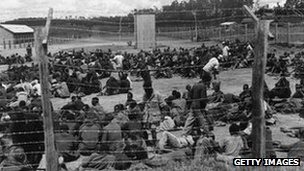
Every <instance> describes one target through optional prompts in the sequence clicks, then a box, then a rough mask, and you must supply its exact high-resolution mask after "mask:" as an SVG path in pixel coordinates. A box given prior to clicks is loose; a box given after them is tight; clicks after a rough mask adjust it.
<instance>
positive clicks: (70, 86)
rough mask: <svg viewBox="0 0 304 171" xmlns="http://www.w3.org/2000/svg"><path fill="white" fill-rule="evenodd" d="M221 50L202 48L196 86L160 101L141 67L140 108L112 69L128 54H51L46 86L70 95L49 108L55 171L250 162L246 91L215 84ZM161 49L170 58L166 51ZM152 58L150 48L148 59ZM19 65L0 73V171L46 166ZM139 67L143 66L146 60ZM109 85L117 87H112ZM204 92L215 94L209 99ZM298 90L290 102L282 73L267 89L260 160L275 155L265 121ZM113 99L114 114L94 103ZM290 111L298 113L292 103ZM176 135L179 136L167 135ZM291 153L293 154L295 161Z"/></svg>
mask: <svg viewBox="0 0 304 171" xmlns="http://www.w3.org/2000/svg"><path fill="white" fill-rule="evenodd" d="M226 46H227V47H226ZM226 46H225V48H224V49H226V50H227V51H228V53H227V52H225V50H221V51H220V50H215V49H216V48H218V47H216V46H213V47H211V48H207V47H204V46H203V47H202V49H204V48H206V49H209V50H210V51H211V52H210V54H209V50H208V54H209V55H212V56H210V58H207V59H208V60H206V61H205V62H204V63H202V64H204V66H203V67H201V69H200V70H199V71H197V73H196V72H194V73H196V74H199V76H200V78H201V81H199V82H198V83H196V84H194V85H185V90H173V91H172V93H171V95H169V96H168V97H163V95H160V94H159V93H158V92H157V90H156V89H155V86H153V82H152V79H151V75H150V72H149V71H147V70H141V71H140V72H139V76H141V78H142V79H143V92H144V93H143V95H142V100H140V101H136V100H135V99H133V94H132V86H131V82H130V81H129V79H128V75H127V73H128V72H120V69H124V67H125V66H128V65H125V64H124V61H125V60H124V58H128V55H129V58H128V59H130V60H135V59H136V60H137V58H132V57H131V56H132V55H130V54H124V55H122V54H116V55H115V56H114V58H110V57H111V54H112V52H111V51H108V52H102V51H101V50H96V52H94V53H91V54H89V56H88V57H86V55H85V52H84V51H83V50H82V51H79V52H71V53H66V52H59V53H58V54H56V55H54V56H53V55H49V56H50V60H51V61H52V63H51V64H50V73H51V76H50V85H49V88H50V90H51V92H52V95H53V96H54V97H60V98H71V101H70V102H69V103H67V104H66V105H64V106H63V107H62V108H61V109H60V110H53V109H52V112H53V115H52V116H53V120H54V129H55V140H56V143H55V144H56V149H57V151H58V153H59V158H60V166H61V167H62V168H63V169H65V168H74V169H78V168H85V169H99V170H103V169H108V168H114V169H117V170H125V169H128V168H130V167H133V166H134V164H138V163H142V164H144V165H145V166H147V167H152V168H154V167H157V166H160V165H163V164H166V163H164V161H166V158H165V156H166V157H167V159H169V160H173V161H183V160H186V159H188V158H193V157H194V158H196V159H201V160H204V159H206V158H210V157H212V158H215V160H217V161H219V162H226V163H230V162H232V158H236V157H248V156H250V154H251V149H252V144H254V142H255V139H254V137H252V135H251V129H252V122H251V119H252V91H251V87H250V86H249V85H247V84H245V85H244V86H243V91H242V92H241V93H240V94H239V95H235V94H231V93H226V92H222V91H221V83H220V82H219V81H217V80H216V75H217V74H218V73H219V66H220V65H221V63H220V62H219V61H220V60H228V61H229V56H230V55H231V51H230V53H229V50H228V49H229V47H228V45H226ZM230 48H231V47H230ZM250 48H251V49H250ZM246 49H247V51H246V52H247V53H246V56H247V57H248V58H247V57H245V58H244V59H243V60H245V61H246V62H249V61H250V60H249V59H250V58H251V57H250V56H251V55H252V47H251V46H250V44H246ZM248 49H250V50H248ZM173 51H174V50H173ZM181 51H182V49H181ZM185 51H186V50H185ZM165 52H168V53H169V54H171V53H172V51H171V50H170V49H166V50H165ZM156 53H157V50H156V52H153V53H152V54H154V55H155V54H156ZM140 54H142V57H143V58H142V59H141V58H138V60H139V61H145V60H147V61H146V62H147V63H151V64H152V66H150V67H153V62H149V60H152V59H150V58H151V56H154V55H151V56H150V55H147V56H148V57H147V56H146V54H145V53H143V52H141V53H140ZM227 55H228V56H227ZM243 55H244V54H243ZM156 56H157V55H156ZM51 57H52V58H51ZM94 59H95V60H94ZM168 59H169V58H168ZM177 59H178V57H177ZM97 61H98V62H97ZM114 61H116V62H114ZM152 61H153V60H152ZM177 61H178V60H177ZM111 62H113V63H111ZM154 62H155V61H154ZM130 63H132V64H134V63H136V62H134V61H133V62H130ZM244 64H245V62H244ZM191 65H193V64H191ZM242 65H243V64H242ZM105 66H108V68H107V67H105ZM173 66H174V65H173ZM231 66H233V65H231ZM22 67H24V68H25V69H24V68H23V69H20V70H19V68H18V67H17V68H15V69H14V70H16V71H18V72H11V73H10V71H11V70H12V68H9V70H8V73H7V75H6V76H5V77H6V79H7V80H11V81H12V79H11V78H14V79H16V80H18V84H13V83H12V84H11V85H8V84H4V83H1V84H0V102H1V111H2V116H1V124H0V128H1V134H0V137H1V139H0V140H1V151H0V154H1V156H0V157H1V163H0V168H1V167H2V168H3V167H16V169H17V170H18V169H19V170H22V169H26V168H31V167H32V168H37V167H38V168H44V167H45V162H46V161H45V157H44V156H43V154H44V141H43V139H44V131H43V122H42V102H41V98H40V97H41V85H40V83H39V80H38V77H37V75H35V74H36V73H35V71H37V69H38V67H37V66H32V67H27V66H22ZM98 67H99V68H98ZM162 67H164V66H161V68H162ZM233 67H234V66H233ZM93 68H94V69H93ZM96 68H98V70H97V69H96ZM130 68H132V67H130ZM140 68H141V69H143V68H146V66H145V62H143V65H142V67H140ZM148 69H149V67H148ZM14 70H13V71H14ZM23 70H26V73H27V74H26V75H22V72H23ZM126 70H128V69H126ZM118 71H119V72H118ZM113 72H114V73H119V74H118V75H119V78H118V79H117V78H115V77H114V76H113ZM189 72H190V73H191V71H189ZM189 72H187V73H188V74H189ZM156 73H157V72H156ZM131 74H132V72H131ZM135 74H137V73H136V72H135ZM109 76H110V78H109V79H108V81H107V84H106V85H105V86H102V85H101V83H100V81H99V80H100V79H101V78H106V77H109ZM5 77H3V78H5ZM30 80H31V81H30ZM212 80H213V81H212ZM123 81H125V82H123ZM3 82H5V81H3ZM114 84H117V85H115V86H113V85H114ZM211 85H212V88H213V90H212V91H213V92H212V93H211V94H207V89H208V87H211ZM303 87H304V81H301V83H300V84H297V85H296V92H295V94H294V95H292V93H291V90H290V84H289V81H288V80H287V79H286V77H285V75H284V74H282V75H281V78H280V80H279V81H278V83H277V84H276V85H275V87H274V88H273V89H271V90H269V89H268V86H267V84H266V82H265V89H264V97H265V100H264V103H265V110H266V116H265V117H266V120H267V123H266V125H265V127H266V126H267V127H268V129H267V131H266V133H267V136H266V137H267V140H266V142H267V144H266V148H267V150H266V154H267V157H269V158H275V157H276V155H275V152H274V150H273V144H272V136H271V129H270V128H269V126H270V125H272V124H275V120H274V119H273V115H274V114H275V113H276V111H280V112H282V111H283V112H286V111H285V110H286V109H287V108H290V110H293V111H294V110H296V109H297V110H299V111H301V109H302V107H303V106H302V105H301V102H299V103H295V102H297V100H301V99H302V98H303V97H304V96H303V95H304V92H303V89H304V88H303ZM74 92H75V93H74ZM93 93H96V97H93V98H92V100H91V104H86V103H85V102H84V101H82V96H84V95H89V94H93ZM117 93H126V102H125V104H117V105H115V107H114V109H113V112H107V111H105V110H104V108H103V104H101V103H100V99H101V98H102V96H97V95H104V94H107V95H113V94H117ZM295 104H297V105H298V104H299V106H296V107H295V106H293V105H295ZM282 109H283V110H282ZM226 124H229V133H230V135H229V136H228V137H226V138H224V139H221V140H220V141H216V139H215V135H214V133H213V130H214V126H223V125H226ZM176 130H178V131H180V132H182V134H179V135H178V134H174V133H173V132H172V131H176ZM282 147H284V146H282ZM289 149H290V148H289ZM293 153H295V152H294V151H293ZM156 154H161V156H162V158H161V160H159V158H157V157H155V155H156ZM166 154H169V155H166ZM151 155H154V157H151ZM297 155H298V156H297ZM292 156H293V157H300V156H301V154H300V153H298V154H293V155H292ZM156 158H157V160H156ZM75 167H77V168H75Z"/></svg>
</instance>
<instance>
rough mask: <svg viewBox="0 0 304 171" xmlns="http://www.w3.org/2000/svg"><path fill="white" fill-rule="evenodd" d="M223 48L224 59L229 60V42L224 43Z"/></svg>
mask: <svg viewBox="0 0 304 171" xmlns="http://www.w3.org/2000/svg"><path fill="white" fill-rule="evenodd" d="M223 46H224V47H223V49H222V51H223V54H222V55H223V57H224V59H225V61H227V60H228V57H229V50H230V48H229V46H228V43H223Z"/></svg>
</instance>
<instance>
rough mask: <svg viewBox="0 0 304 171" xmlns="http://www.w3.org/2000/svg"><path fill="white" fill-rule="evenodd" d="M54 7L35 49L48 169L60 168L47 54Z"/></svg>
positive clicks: (41, 29) (39, 33) (55, 169)
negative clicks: (37, 61) (37, 60)
mask: <svg viewBox="0 0 304 171" xmlns="http://www.w3.org/2000/svg"><path fill="white" fill-rule="evenodd" d="M52 15H53V9H50V10H49V14H48V18H47V22H46V27H45V28H39V29H37V30H36V32H35V51H36V56H37V57H38V58H39V60H40V63H39V71H40V82H41V90H42V110H43V123H44V124H43V125H44V144H45V155H46V170H47V171H57V170H58V156H57V153H56V149H55V137H54V127H53V117H52V111H51V101H50V92H49V82H48V78H49V70H48V62H49V61H48V57H47V56H46V55H47V42H48V34H49V28H50V24H51V19H52Z"/></svg>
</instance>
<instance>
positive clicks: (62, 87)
mask: <svg viewBox="0 0 304 171" xmlns="http://www.w3.org/2000/svg"><path fill="white" fill-rule="evenodd" d="M52 92H53V94H54V96H55V97H59V98H68V97H70V91H69V88H68V85H67V84H66V82H61V81H58V83H55V84H54V85H53V86H52Z"/></svg>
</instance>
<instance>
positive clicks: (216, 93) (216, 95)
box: [209, 82, 224, 103]
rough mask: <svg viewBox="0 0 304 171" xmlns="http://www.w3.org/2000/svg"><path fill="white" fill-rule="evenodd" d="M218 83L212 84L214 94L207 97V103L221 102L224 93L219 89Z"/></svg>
mask: <svg viewBox="0 0 304 171" xmlns="http://www.w3.org/2000/svg"><path fill="white" fill-rule="evenodd" d="M220 85H221V83H220V82H214V83H213V89H214V92H213V93H212V95H211V97H209V103H219V102H222V101H223V95H224V93H223V92H222V91H221V89H220Z"/></svg>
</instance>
